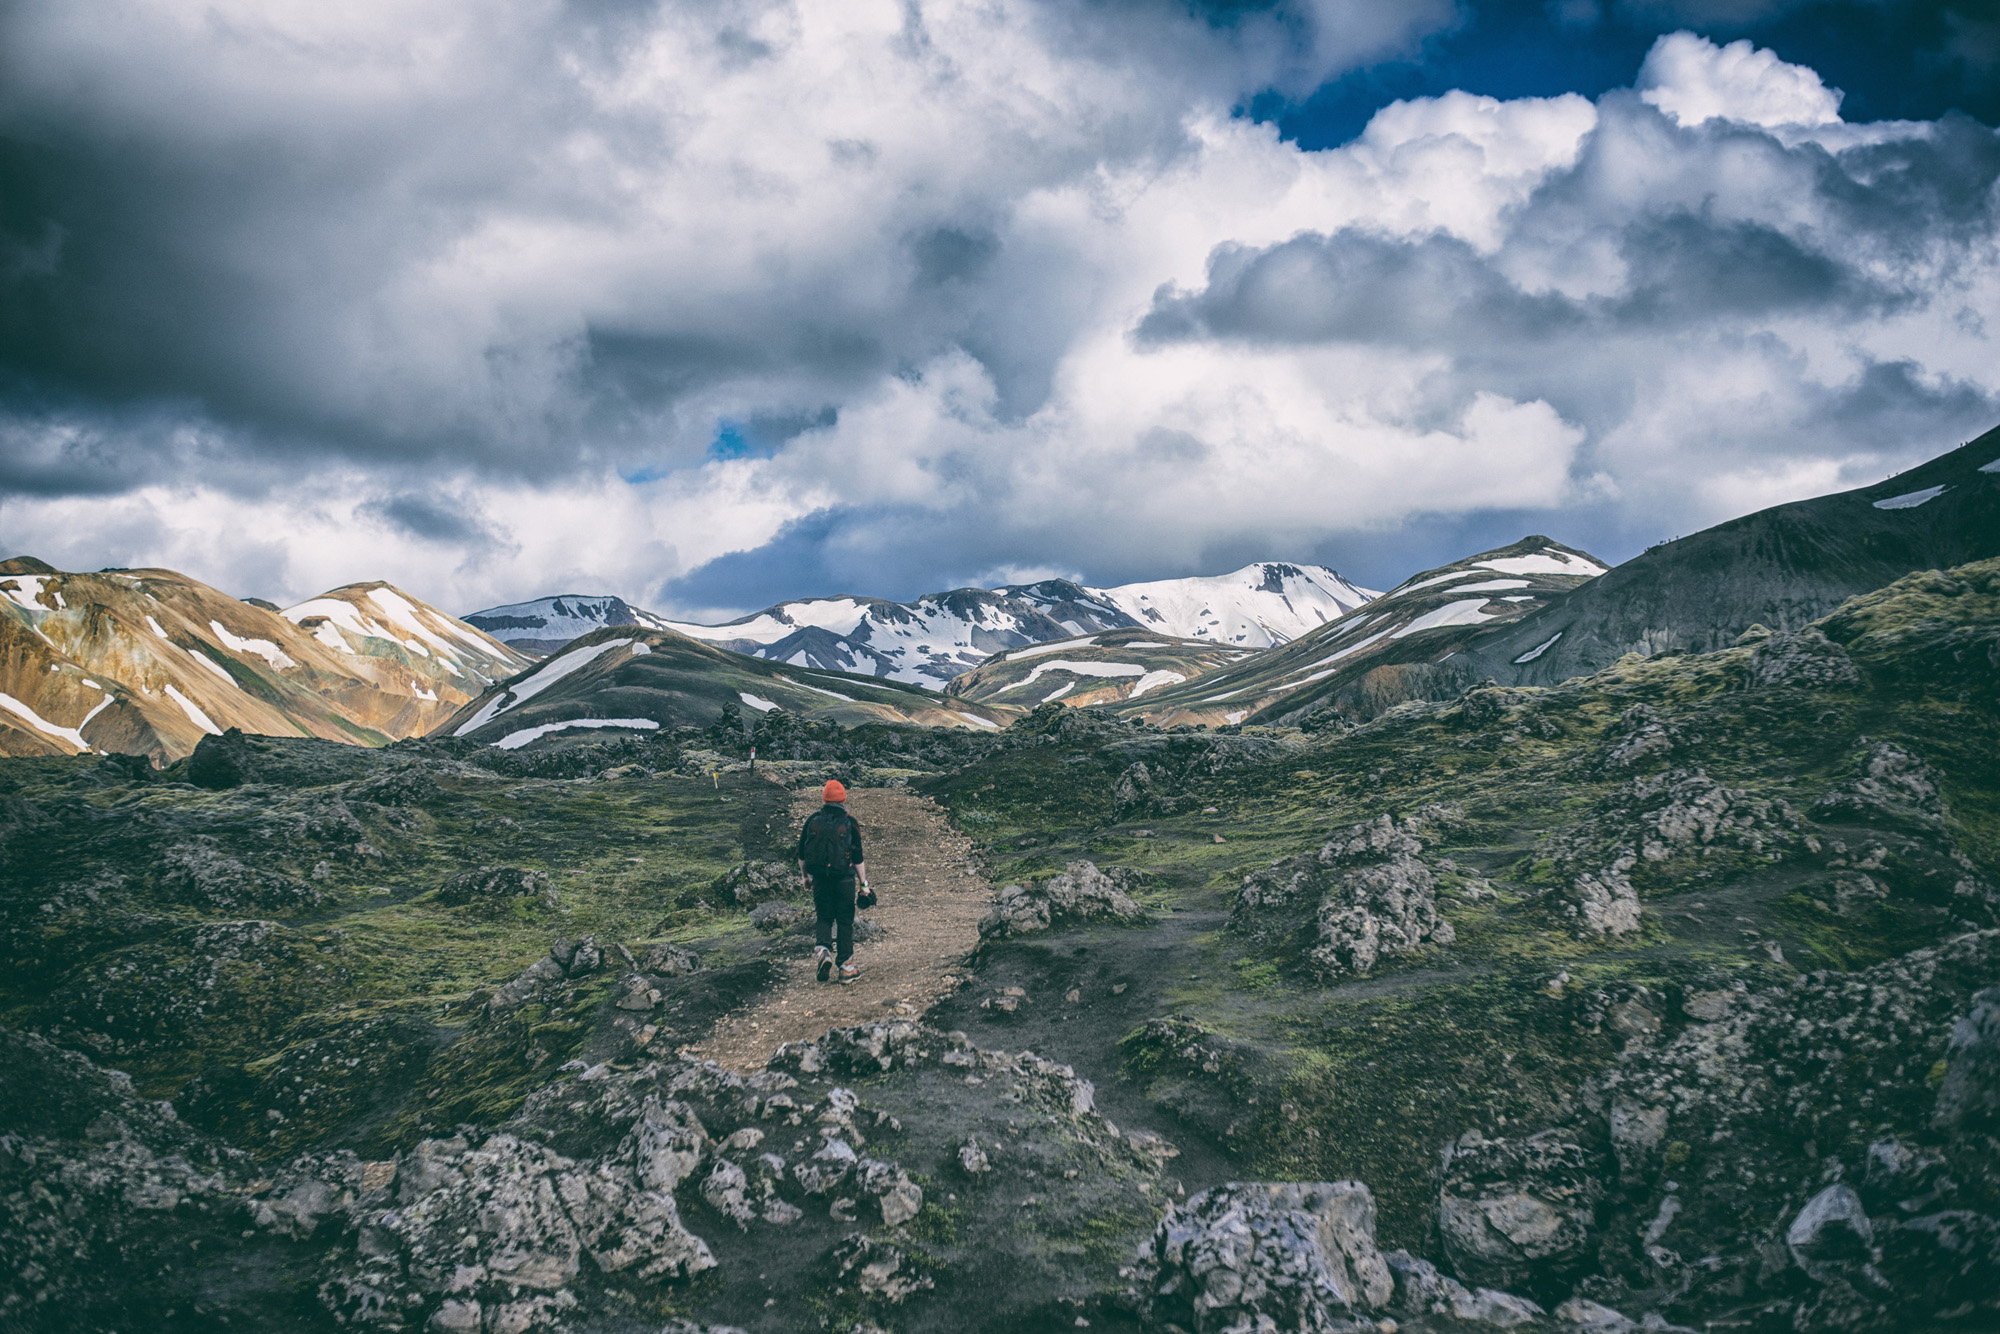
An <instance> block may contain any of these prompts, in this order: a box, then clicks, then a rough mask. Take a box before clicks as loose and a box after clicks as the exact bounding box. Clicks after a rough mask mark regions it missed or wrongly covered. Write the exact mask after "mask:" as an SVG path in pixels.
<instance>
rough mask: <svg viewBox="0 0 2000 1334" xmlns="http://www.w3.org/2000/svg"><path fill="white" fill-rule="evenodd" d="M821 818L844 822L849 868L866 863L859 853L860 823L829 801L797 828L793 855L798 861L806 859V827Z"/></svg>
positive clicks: (850, 874) (839, 806)
mask: <svg viewBox="0 0 2000 1334" xmlns="http://www.w3.org/2000/svg"><path fill="white" fill-rule="evenodd" d="M823 816H824V817H829V818H837V819H840V820H843V821H845V822H846V825H847V864H848V865H849V866H859V865H861V863H863V862H865V861H867V860H868V858H867V857H866V856H865V855H864V854H863V853H862V851H861V824H860V822H859V821H857V820H856V819H855V818H854V817H853V816H851V815H849V814H848V813H847V808H846V807H845V806H841V805H837V804H835V803H834V802H831V801H829V802H828V803H827V804H826V805H824V806H822V807H820V808H819V809H818V810H817V811H815V812H813V814H812V815H811V816H809V817H808V818H807V820H806V823H805V825H801V826H800V827H799V846H798V851H797V853H796V854H795V855H796V856H797V857H798V859H799V860H800V861H801V862H803V861H805V859H806V833H807V826H809V825H810V824H811V823H812V822H813V821H814V820H817V819H820V818H821V817H823ZM853 874H854V873H853V872H852V871H849V872H848V875H849V876H852V875H853Z"/></svg>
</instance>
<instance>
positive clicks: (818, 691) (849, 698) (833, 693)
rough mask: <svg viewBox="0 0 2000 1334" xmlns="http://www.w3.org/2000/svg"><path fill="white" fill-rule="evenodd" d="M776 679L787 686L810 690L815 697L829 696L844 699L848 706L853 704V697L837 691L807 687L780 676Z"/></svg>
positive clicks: (821, 687)
mask: <svg viewBox="0 0 2000 1334" xmlns="http://www.w3.org/2000/svg"><path fill="white" fill-rule="evenodd" d="M778 679H779V680H780V681H783V682H784V683H785V684H786V685H788V686H797V687H798V688H799V689H801V690H810V691H812V692H813V693H814V694H816V695H831V696H833V697H834V698H835V699H844V700H846V701H847V702H848V703H849V704H852V703H854V696H852V695H843V694H841V693H840V692H839V691H838V690H828V689H826V688H825V687H824V686H809V685H807V684H806V683H805V682H804V681H794V680H793V679H792V678H791V677H789V676H781V677H779V678H778Z"/></svg>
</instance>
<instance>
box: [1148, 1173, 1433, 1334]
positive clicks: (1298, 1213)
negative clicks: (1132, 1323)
mask: <svg viewBox="0 0 2000 1334" xmlns="http://www.w3.org/2000/svg"><path fill="white" fill-rule="evenodd" d="M1136 1268H1137V1271H1138V1273H1137V1287H1138V1289H1139V1291H1140V1293H1141V1302H1142V1310H1143V1313H1144V1316H1145V1318H1146V1320H1147V1322H1148V1323H1149V1324H1154V1325H1163V1326H1167V1325H1171V1326H1178V1327H1181V1328H1184V1329H1187V1330H1190V1331H1193V1334H1222V1331H1234V1330H1253V1329H1283V1330H1298V1331H1302V1332H1311V1334H1318V1332H1319V1331H1331V1330H1335V1329H1345V1328H1348V1326H1347V1324H1346V1323H1345V1320H1346V1318H1347V1317H1350V1316H1354V1315H1360V1314H1363V1313H1366V1312H1371V1311H1376V1310H1380V1309H1382V1308H1384V1307H1386V1306H1387V1305H1388V1303H1389V1299H1390V1297H1391V1296H1392V1295H1393V1293H1394V1291H1395V1283H1394V1280H1393V1279H1392V1278H1391V1276H1390V1273H1389V1267H1388V1265H1387V1264H1386V1263H1384V1261H1383V1259H1382V1256H1381V1253H1380V1252H1379V1251H1377V1250H1376V1249H1375V1199H1374V1196H1372V1195H1371V1194H1369V1191H1368V1187H1366V1186H1364V1185H1362V1184H1361V1183H1360V1182H1358V1181H1334V1182H1326V1181H1321V1182H1281V1183H1269V1182H1251V1183H1239V1182H1232V1183H1230V1184H1228V1185H1224V1186H1217V1187H1215V1188H1214V1189H1212V1190H1205V1191H1202V1192H1201V1193H1200V1194H1198V1195H1194V1196H1191V1197H1190V1198H1189V1199H1188V1200H1187V1202H1186V1203H1185V1204H1181V1205H1177V1206H1175V1207H1174V1208H1172V1209H1170V1210H1168V1212H1167V1216H1166V1217H1165V1218H1164V1219H1162V1220H1161V1222H1160V1225H1159V1228H1158V1229H1157V1230H1156V1231H1155V1232H1154V1233H1153V1236H1152V1239H1151V1240H1150V1241H1148V1242H1147V1243H1146V1245H1145V1247H1144V1248H1142V1249H1141V1251H1140V1253H1139V1261H1138V1265H1137V1266H1136Z"/></svg>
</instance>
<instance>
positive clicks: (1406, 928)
mask: <svg viewBox="0 0 2000 1334" xmlns="http://www.w3.org/2000/svg"><path fill="white" fill-rule="evenodd" d="M1418 828H1419V826H1418V825H1416V824H1415V823H1413V822H1410V821H1405V822H1403V823H1401V824H1398V823H1397V822H1396V821H1394V820H1392V819H1391V818H1390V817H1389V816H1387V815H1382V816H1378V817H1377V818H1376V819H1374V820H1372V821H1370V822H1368V823H1366V824H1358V825H1355V826H1353V827H1351V828H1349V829H1347V830H1344V831H1342V832H1341V833H1339V834H1337V835H1335V836H1334V837H1333V838H1332V839H1330V840H1328V841H1327V842H1326V843H1325V844H1323V845H1322V846H1321V847H1320V849H1319V851H1318V852H1316V853H1306V854H1302V855H1300V856H1297V857H1287V858H1285V859H1284V860H1282V861H1278V862H1274V863H1272V864H1271V866H1270V867H1269V868H1268V869H1266V870H1262V871H1253V872H1251V873H1250V874H1249V875H1246V876H1245V877H1243V884H1242V887H1241V889H1240V890H1239V891H1238V893H1237V902H1236V908H1235V910H1234V912H1233V913H1232V918H1231V920H1232V925H1234V926H1235V927H1237V929H1239V930H1243V931H1247V932H1252V933H1260V932H1263V931H1265V930H1267V929H1268V928H1267V927H1266V923H1267V922H1269V921H1271V920H1273V919H1275V920H1276V921H1278V922H1280V923H1283V922H1286V921H1288V920H1290V919H1292V918H1296V917H1298V916H1300V915H1301V913H1302V912H1310V913H1312V915H1313V916H1312V922H1313V935H1314V940H1313V944H1312V946H1311V948H1310V951H1309V957H1310V959H1311V962H1312V965H1313V966H1314V968H1315V969H1317V971H1318V972H1319V973H1320V975H1321V976H1323V977H1328V978H1333V977H1342V976H1351V975H1362V974H1367V973H1369V972H1371V971H1373V970H1374V968H1375V967H1376V965H1377V963H1379V962H1380V961H1381V959H1382V958H1383V957H1384V956H1392V955H1406V954H1414V953H1416V952H1417V951H1418V950H1420V949H1422V948H1423V947H1424V946H1425V945H1449V944H1451V943H1452V941H1453V940H1454V939H1455V938H1456V936H1455V933H1454V932H1453V930H1452V926H1451V923H1450V922H1448V921H1446V920H1445V919H1444V918H1443V917H1442V916H1441V915H1440V914H1439V912H1438V907H1437V879H1436V876H1435V875H1434V874H1433V870H1432V867H1431V866H1430V865H1429V864H1428V863H1427V862H1426V861H1425V860H1424V858H1423V857H1422V853H1423V850H1424V845H1423V842H1422V841H1421V840H1420V839H1419V838H1418V837H1417V835H1416V830H1417V829H1418Z"/></svg>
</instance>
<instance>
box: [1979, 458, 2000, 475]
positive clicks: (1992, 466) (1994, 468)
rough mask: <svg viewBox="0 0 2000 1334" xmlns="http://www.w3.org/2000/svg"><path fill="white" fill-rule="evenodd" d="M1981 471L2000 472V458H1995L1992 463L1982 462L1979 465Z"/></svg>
mask: <svg viewBox="0 0 2000 1334" xmlns="http://www.w3.org/2000/svg"><path fill="white" fill-rule="evenodd" d="M1979 471H1981V472H2000V459H1995V460H1993V462H1991V463H1983V464H1981V465H1980V466H1979Z"/></svg>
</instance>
